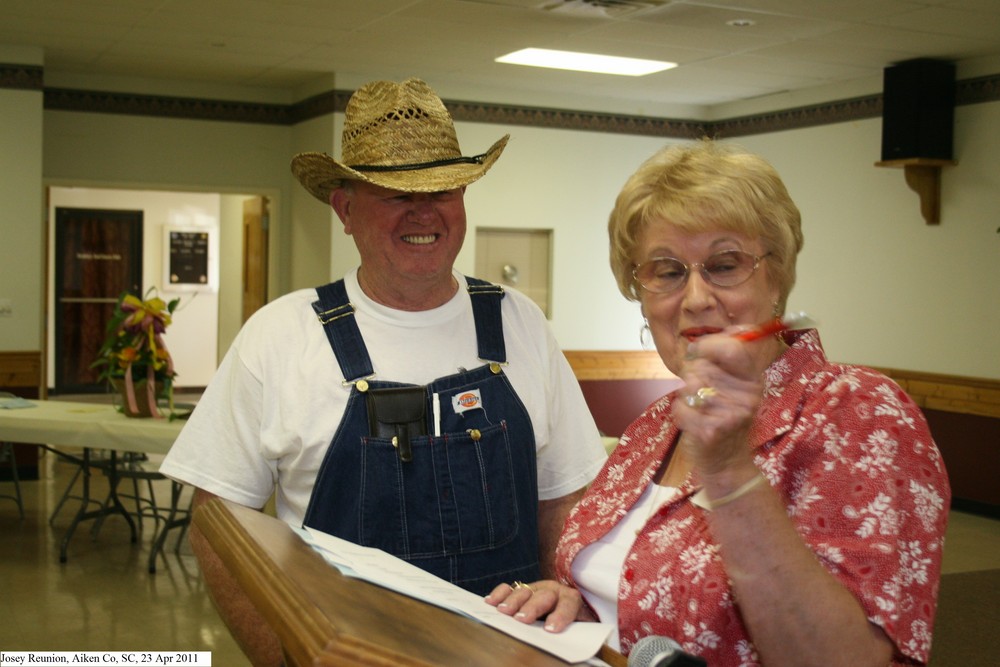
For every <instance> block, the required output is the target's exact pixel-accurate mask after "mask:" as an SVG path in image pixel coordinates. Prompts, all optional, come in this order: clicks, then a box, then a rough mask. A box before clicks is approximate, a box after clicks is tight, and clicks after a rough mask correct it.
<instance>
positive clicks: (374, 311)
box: [160, 271, 607, 526]
mask: <svg viewBox="0 0 1000 667" xmlns="http://www.w3.org/2000/svg"><path fill="white" fill-rule="evenodd" d="M455 278H456V279H457V280H458V282H459V290H458V292H457V293H456V294H455V296H454V297H453V298H452V299H451V300H450V301H449V302H448V303H446V304H444V305H442V306H440V307H439V308H435V309H432V310H427V311H420V312H408V311H400V310H394V309H392V308H387V307H385V306H382V305H380V304H377V303H375V302H373V301H371V300H370V299H368V298H367V297H366V296H365V295H364V293H363V292H362V291H361V289H360V287H359V285H358V280H357V271H352V272H351V273H349V274H348V275H347V276H345V278H344V280H345V283H346V287H347V295H348V297H349V299H350V301H351V303H353V304H354V306H355V308H356V313H355V317H356V318H357V323H358V326H359V327H360V329H361V334H362V336H363V337H364V341H365V345H366V346H367V348H368V352H369V355H370V357H371V359H372V365H373V367H374V371H375V378H376V379H379V380H387V381H394V382H405V383H412V384H426V383H428V382H430V381H431V380H434V379H436V378H438V377H442V376H445V375H450V374H453V373H455V372H457V371H458V370H459V369H460V368H464V369H473V368H476V367H478V366H481V365H482V364H483V363H484V362H483V361H481V360H480V359H479V358H478V355H477V349H478V348H477V345H476V330H475V323H474V321H473V318H472V304H471V301H470V297H469V294H468V292H467V290H466V282H465V278H464V276H462V275H461V274H458V273H456V274H455ZM506 292H507V294H506V296H505V298H504V299H503V301H502V302H501V303H502V312H503V333H504V342H505V345H506V349H507V362H508V363H507V365H506V366H504V373H506V374H507V376H508V377H509V379H510V382H511V384H512V386H513V387H514V390H515V391H516V392H517V394H518V396H519V397H520V399H521V401H522V402H523V403H524V406H525V408H526V409H527V411H528V415H529V416H530V417H531V423H532V426H533V428H534V431H535V447H536V452H537V457H538V458H537V468H538V495H539V498H540V499H542V500H548V499H553V498H559V497H561V496H564V495H566V494H568V493H571V492H573V491H576V490H577V489H580V488H582V487H583V486H585V485H586V484H588V483H589V482H590V481H591V480H592V479H593V478H594V477H595V476H596V475H597V472H598V471H599V470H600V468H601V466H602V465H603V464H604V461H605V459H606V458H607V457H606V454H605V451H604V448H603V446H602V444H601V439H600V436H599V434H598V431H597V427H596V425H595V424H594V420H593V417H592V416H591V414H590V411H589V410H588V408H587V405H586V403H585V401H584V399H583V393H582V392H581V390H580V386H579V383H578V382H577V380H576V377H575V376H574V375H573V372H572V370H571V369H570V367H569V364H568V363H567V361H566V358H565V356H564V355H563V354H562V351H561V350H560V349H559V346H558V345H557V343H556V341H555V338H554V337H553V336H552V333H551V331H550V329H549V326H548V322H546V320H545V317H544V315H543V314H542V312H541V311H540V310H539V309H538V307H537V306H536V305H535V304H534V303H533V302H532V301H531V300H530V299H528V298H527V297H525V296H524V295H523V294H521V293H519V292H517V291H515V290H511V289H507V290H506ZM316 299H317V296H316V291H315V290H313V289H305V290H298V291H296V292H292V293H290V294H287V295H285V296H283V297H281V298H279V299H277V300H275V301H273V302H272V303H270V304H268V305H267V306H265V307H264V308H262V309H260V310H259V311H257V313H255V314H254V316H253V317H251V318H250V320H249V321H247V323H246V324H245V325H244V327H243V329H242V330H241V331H240V333H239V334H238V335H237V337H236V340H235V341H234V342H233V345H232V347H231V348H230V350H229V352H228V353H227V354H226V356H225V358H224V359H223V361H222V364H221V365H220V366H219V369H218V371H217V373H216V375H215V377H213V378H212V381H211V382H210V383H209V386H208V387H207V389H206V390H205V393H204V395H203V396H202V398H201V399H200V400H199V402H198V405H197V407H196V408H195V410H194V412H193V413H192V415H191V417H190V418H189V419H188V423H187V424H186V425H185V426H184V429H183V430H182V431H181V434H180V435H179V436H178V438H177V441H176V442H175V443H174V445H173V447H172V448H171V449H170V453H169V454H168V455H167V457H166V459H165V460H164V462H163V464H162V466H161V468H160V471H161V472H162V473H163V474H165V475H167V476H168V477H171V478H173V479H176V480H178V481H180V482H184V483H186V484H190V485H192V486H196V487H199V488H202V489H204V490H206V491H208V492H210V493H213V494H215V495H218V496H221V497H223V498H226V499H229V500H232V501H233V502H236V503H239V504H241V505H246V506H249V507H263V506H264V504H265V503H266V502H267V500H268V498H270V496H271V494H272V492H273V491H275V487H276V485H277V496H276V507H277V514H278V517H279V518H281V519H282V520H284V521H286V522H288V523H290V524H292V525H296V526H298V525H301V523H302V519H303V517H304V516H305V511H306V508H307V506H308V503H309V497H310V495H311V493H312V487H313V484H314V482H315V479H316V475H317V474H318V472H319V468H320V466H321V464H322V462H323V457H324V455H325V453H326V450H327V447H328V445H329V444H330V441H331V440H332V439H333V436H334V432H335V431H336V429H337V425H338V424H339V423H340V418H341V416H342V415H343V412H344V409H345V406H346V403H347V398H348V396H349V395H350V391H351V386H350V385H348V384H346V383H345V382H344V377H343V373H341V371H340V365H339V364H338V363H337V358H336V356H334V353H333V349H332V348H331V347H330V343H329V341H328V340H327V337H326V334H325V333H324V330H323V327H322V326H321V325H320V323H319V321H318V320H317V318H316V314H315V312H314V311H313V309H312V303H313V302H314V301H316Z"/></svg>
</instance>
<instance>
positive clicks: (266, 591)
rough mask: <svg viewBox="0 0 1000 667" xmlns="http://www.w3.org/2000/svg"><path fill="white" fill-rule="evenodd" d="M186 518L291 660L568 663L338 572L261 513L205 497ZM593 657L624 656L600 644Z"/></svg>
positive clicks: (617, 660)
mask: <svg viewBox="0 0 1000 667" xmlns="http://www.w3.org/2000/svg"><path fill="white" fill-rule="evenodd" d="M194 522H195V524H197V526H198V527H199V528H200V529H201V531H202V532H203V533H204V534H205V536H206V538H207V539H208V540H209V542H210V543H211V544H212V546H213V547H214V548H215V550H216V552H218V554H219V556H220V558H221V559H222V561H223V562H224V563H225V564H226V567H227V568H228V569H229V570H230V572H232V573H233V575H234V577H235V578H236V580H237V581H238V582H239V584H240V586H241V587H242V588H243V589H244V590H245V591H246V593H247V595H248V596H249V597H250V599H251V600H252V601H253V603H254V604H255V605H256V606H257V608H258V610H259V611H260V613H261V615H263V616H264V618H266V619H267V621H268V623H269V624H270V625H271V627H272V628H274V631H275V632H276V633H277V635H278V637H279V639H280V640H281V644H282V648H283V650H284V653H285V661H286V663H287V664H288V665H289V666H292V667H304V666H306V665H316V666H332V665H350V666H351V667H355V666H357V665H376V666H384V667H389V666H392V667H396V666H398V665H406V666H411V667H448V666H451V665H463V666H465V665H475V666H476V667H493V666H496V667H508V666H509V665H517V666H518V667H559V666H564V665H566V664H567V663H565V662H563V661H562V660H560V659H558V658H556V657H554V656H552V655H549V654H548V653H545V652H544V651H541V650H539V649H536V648H534V647H533V646H530V645H528V644H525V643H523V642H520V641H518V640H516V639H514V638H512V637H509V636H507V635H505V634H504V633H502V632H499V631H497V630H494V629H493V628H491V627H489V626H485V625H482V624H480V623H477V622H475V621H473V620H471V619H469V618H466V617H465V616H462V615H459V614H455V613H452V612H449V611H446V610H444V609H441V608H439V607H436V606H434V605H430V604H427V603H425V602H422V601H420V600H416V599H414V598H410V597H407V596H405V595H402V594H399V593H396V592H394V591H390V590H388V589H385V588H382V587H380V586H376V585H374V584H371V583H369V582H366V581H361V580H358V579H353V578H350V577H345V576H343V575H342V574H341V573H340V572H339V571H338V570H337V569H336V568H334V567H332V566H330V565H329V564H328V563H327V562H326V561H325V560H323V557H322V556H321V555H320V554H319V553H317V552H316V551H315V550H313V548H312V547H310V546H309V545H308V544H306V543H305V542H304V541H303V540H302V539H301V538H300V537H299V536H298V535H297V534H296V533H295V531H293V530H292V529H291V528H290V527H289V526H288V525H287V524H285V523H284V522H283V521H280V520H278V519H275V518H273V517H271V516H268V515H266V514H262V513H260V512H257V511H254V510H252V509H249V508H246V507H242V506H240V505H236V504H234V503H230V502H228V501H225V500H221V499H213V500H211V501H210V502H208V503H206V504H205V505H203V506H201V507H200V508H198V510H197V511H196V512H195V515H194ZM484 604H485V603H484ZM600 658H601V659H603V660H604V661H606V662H607V663H608V664H610V665H612V667H624V666H625V664H626V661H625V659H624V658H623V657H622V656H621V655H620V654H619V653H616V652H615V651H612V650H611V649H608V648H607V647H605V649H604V650H602V652H601V655H600Z"/></svg>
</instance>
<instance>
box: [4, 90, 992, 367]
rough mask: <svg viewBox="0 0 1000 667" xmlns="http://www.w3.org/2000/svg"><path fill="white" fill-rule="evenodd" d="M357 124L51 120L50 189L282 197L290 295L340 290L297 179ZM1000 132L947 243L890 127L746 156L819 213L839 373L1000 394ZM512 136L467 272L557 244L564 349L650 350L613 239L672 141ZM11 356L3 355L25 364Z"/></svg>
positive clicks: (806, 255) (334, 240)
mask: <svg viewBox="0 0 1000 667" xmlns="http://www.w3.org/2000/svg"><path fill="white" fill-rule="evenodd" d="M342 121H343V118H342V114H335V115H334V118H333V122H332V125H333V128H332V129H331V122H330V119H321V120H318V121H316V122H310V124H308V127H300V128H292V129H291V130H290V129H289V128H280V127H261V126H256V125H251V124H233V123H211V122H207V121H206V122H202V121H179V120H165V119H149V118H138V117H126V116H113V115H109V114H105V115H100V114H81V113H70V112H53V111H46V112H45V162H44V167H45V178H46V179H47V180H48V181H49V182H53V181H56V182H61V184H65V183H66V182H67V181H72V182H81V181H82V182H83V183H84V184H88V183H90V184H93V183H94V182H95V181H96V182H99V183H100V184H101V185H108V186H120V185H122V184H126V185H128V186H130V187H133V186H135V185H136V184H143V183H148V184H152V185H154V186H156V187H163V186H165V185H170V184H179V185H190V184H194V185H196V186H197V187H196V188H193V189H200V188H213V189H214V190H215V191H219V192H227V191H230V192H233V191H235V192H255V191H259V188H257V187H240V188H238V189H237V184H243V185H246V184H248V183H249V184H251V185H255V184H258V183H263V184H264V186H265V187H271V188H274V189H275V190H276V191H278V192H279V194H280V195H282V196H284V197H285V201H289V202H290V206H289V208H288V210H287V211H281V212H279V213H277V214H276V215H274V216H273V218H272V219H273V220H274V224H275V226H276V228H278V229H279V230H281V231H277V232H276V238H274V239H273V242H274V243H276V244H277V246H278V247H280V248H281V249H282V250H281V252H282V253H285V254H283V255H282V256H281V257H280V260H281V264H280V266H279V265H278V258H275V265H274V266H275V270H276V272H278V271H281V272H283V273H284V275H285V278H283V282H282V283H281V284H280V285H279V286H278V289H277V290H275V291H274V292H273V293H272V296H273V295H275V294H277V293H283V292H285V291H288V290H289V289H291V288H293V287H306V286H309V285H311V284H313V283H314V282H315V281H314V280H313V274H314V273H315V271H314V270H310V271H309V272H308V275H305V273H303V274H302V276H301V277H297V278H295V280H294V281H293V280H292V279H291V278H290V277H289V276H290V275H291V274H290V268H289V267H290V265H291V264H294V265H298V264H299V262H300V258H303V259H302V260H301V261H302V262H303V265H304V266H305V265H309V264H313V263H315V262H316V261H317V258H321V257H323V256H325V255H327V254H329V256H330V260H329V277H330V278H335V277H339V276H340V275H342V274H343V272H344V271H345V270H346V269H347V268H349V267H350V266H353V265H354V264H355V263H356V262H357V255H356V251H355V250H354V248H353V243H352V242H351V239H350V238H348V237H345V236H344V235H343V233H342V230H341V229H340V226H339V223H338V222H336V219H335V217H334V216H333V215H332V213H331V212H329V210H328V209H327V208H326V207H324V206H323V205H322V204H320V203H319V202H316V201H315V200H312V199H311V198H310V197H309V195H307V194H303V193H302V192H299V190H300V188H299V186H298V185H297V184H295V183H294V181H293V180H292V179H291V178H290V176H289V174H288V161H289V159H290V157H291V155H293V154H294V153H295V152H298V151H300V150H321V151H327V152H330V153H331V154H333V155H339V147H335V146H334V141H333V137H339V133H340V128H341V127H342ZM998 123H1000V103H996V102H991V103H983V104H974V105H967V106H961V107H958V108H957V109H956V126H955V131H956V140H955V147H956V157H957V159H958V160H959V165H958V166H957V167H954V168H950V169H947V170H946V171H945V173H944V177H943V188H942V199H943V206H942V222H941V225H940V226H937V227H930V226H927V225H925V224H924V222H923V220H922V218H921V216H920V210H919V202H918V199H917V196H916V194H914V193H913V192H912V191H910V190H909V188H908V187H907V186H906V184H905V181H904V179H903V174H902V172H901V171H899V170H895V169H881V168H876V167H874V166H873V164H874V162H875V161H877V160H878V158H879V150H880V148H879V147H880V145H881V143H880V132H881V124H880V121H879V120H878V119H871V120H864V121H859V122H852V123H841V124H837V125H830V126H824V127H817V128H809V129H803V130H794V131H787V132H779V133H773V134H768V135H760V136H751V137H744V138H740V139H739V140H738V143H741V144H743V145H745V146H747V147H748V148H750V149H751V150H754V151H756V152H760V153H761V154H763V155H764V156H765V157H767V158H768V159H770V160H772V161H773V162H774V163H775V165H776V167H777V168H778V170H779V171H780V172H781V173H782V175H783V176H784V178H785V179H786V181H787V183H788V185H789V189H790V191H791V193H792V196H793V197H794V198H795V200H796V202H797V203H798V204H799V207H800V208H801V209H802V212H803V217H804V220H805V231H806V248H805V251H804V252H803V255H802V257H801V261H800V263H799V273H800V277H799V285H798V287H797V288H796V289H795V291H794V292H793V294H792V297H791V300H790V303H789V305H790V307H792V308H801V309H806V310H808V311H809V312H810V313H812V314H813V315H814V316H816V317H817V318H819V320H820V322H821V332H822V334H823V338H824V341H825V342H826V344H827V347H828V349H829V352H830V355H831V357H833V358H835V359H838V360H842V361H848V362H857V363H868V364H872V365H878V366H888V367H898V368H902V369H906V370H914V371H925V372H939V373H947V374H955V375H967V376H973V377H986V378H1000V354H997V352H996V332H997V331H998V330H1000V326H998V325H1000V321H998V318H1000V303H998V298H1000V289H998V287H1000V275H998V271H1000V261H998V260H1000V257H998V244H1000V235H997V233H996V230H997V228H998V227H1000V222H998V214H997V211H1000V187H998V186H1000V183H998V182H997V180H998V178H1000V169H997V158H996V157H995V156H996V155H998V154H1000V145H998V143H1000V133H997V132H996V130H995V128H996V127H998V126H1000V125H998ZM507 132H509V133H510V134H511V135H512V139H511V142H510V144H509V145H508V148H507V150H506V151H505V153H504V155H503V157H502V158H501V159H500V160H499V162H498V163H497V164H496V166H495V167H494V168H493V170H492V171H491V172H490V173H489V174H488V175H487V176H486V177H485V178H484V179H483V180H482V181H480V182H478V183H475V184H473V185H472V186H470V187H469V190H468V194H467V203H468V211H469V226H470V237H469V243H468V244H467V245H466V249H465V250H464V251H463V253H462V255H460V257H459V261H458V268H459V269H460V270H462V271H466V272H471V271H472V269H473V266H474V261H473V257H472V256H471V254H470V253H471V252H472V249H473V248H474V240H475V238H474V234H475V228H476V227H477V226H489V227H530V228H551V229H553V230H554V239H555V250H554V258H553V260H554V261H553V281H554V284H553V294H554V309H553V318H552V326H553V328H554V330H555V333H556V335H557V336H558V338H559V340H560V342H561V344H562V345H563V347H564V348H565V349H606V350H615V349H638V348H639V341H638V329H639V326H640V318H639V313H638V307H637V306H635V304H631V303H628V302H626V301H625V300H624V299H623V298H622V297H621V296H620V295H619V294H618V292H617V290H616V289H615V285H614V282H613V280H612V278H611V274H610V271H609V269H608V268H607V237H606V230H605V225H606V219H607V214H608V211H609V210H610V207H611V205H612V202H613V200H614V197H615V195H616V193H617V191H618V189H619V188H620V186H621V184H622V183H623V182H624V180H625V178H626V177H627V176H628V174H630V173H631V172H632V171H633V170H634V169H635V167H636V166H637V165H638V164H639V162H640V161H641V160H643V159H645V158H646V157H648V156H649V155H650V154H652V153H653V152H654V151H655V150H656V149H657V148H659V147H660V146H662V145H664V144H667V143H670V142H671V141H670V140H665V139H659V138H650V137H635V136H628V135H608V134H600V133H593V132H577V131H568V130H556V129H543V128H532V127H522V126H503V125H491V124H477V123H466V122H460V123H458V135H459V139H460V141H461V143H462V146H463V149H464V151H465V152H466V153H476V152H481V151H482V150H485V148H486V147H488V146H489V145H490V144H492V143H493V141H495V140H496V139H497V138H498V137H499V136H501V135H502V134H504V133H507ZM289 195H291V198H289V197H288V196H289ZM293 226H294V227H295V243H294V244H293V243H292V232H291V228H292V227H293ZM327 234H329V236H326V235H327ZM317 247H322V248H323V249H324V251H323V252H320V253H318V252H316V248H317ZM303 253H304V254H303ZM306 282H309V285H307V284H305V283H306ZM300 283H301V284H300ZM0 296H2V294H0ZM0 322H2V320H0ZM2 326H3V325H2V324H0V327H2ZM0 332H2V328H0ZM6 340H7V338H6V337H4V348H5V349H13V348H11V347H10V345H9V344H7V343H6ZM29 349H30V347H29Z"/></svg>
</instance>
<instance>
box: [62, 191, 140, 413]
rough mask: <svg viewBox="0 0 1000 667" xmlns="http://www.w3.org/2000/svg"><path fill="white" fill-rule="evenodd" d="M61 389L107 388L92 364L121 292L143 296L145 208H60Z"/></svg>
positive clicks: (80, 390) (84, 391)
mask: <svg viewBox="0 0 1000 667" xmlns="http://www.w3.org/2000/svg"><path fill="white" fill-rule="evenodd" d="M55 281H56V282H55V286H54V288H55V327H56V328H55V348H56V349H55V388H54V393H56V394H68V393H78V394H81V393H98V392H103V391H106V390H107V388H106V387H105V386H104V385H103V384H102V383H100V382H98V380H97V376H98V373H99V372H100V370H99V369H92V368H90V365H91V364H92V363H93V362H94V359H96V358H97V352H98V350H99V349H100V347H101V343H102V342H103V341H104V333H105V327H106V326H107V323H108V321H109V320H110V319H111V315H112V313H113V312H114V308H115V302H116V301H117V300H118V298H119V296H120V295H121V294H122V292H125V291H130V292H132V293H133V294H135V295H137V296H139V297H141V296H142V211H122V210H96V209H83V208H56V256H55Z"/></svg>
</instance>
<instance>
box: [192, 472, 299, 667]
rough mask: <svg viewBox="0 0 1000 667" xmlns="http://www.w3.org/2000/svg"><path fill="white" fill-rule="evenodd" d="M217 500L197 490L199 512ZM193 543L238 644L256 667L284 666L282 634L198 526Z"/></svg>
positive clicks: (212, 594)
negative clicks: (259, 607)
mask: <svg viewBox="0 0 1000 667" xmlns="http://www.w3.org/2000/svg"><path fill="white" fill-rule="evenodd" d="M215 497H216V496H214V495H213V494H211V493H209V492H208V491H203V490H201V489H196V490H195V494H194V505H193V508H194V509H197V508H198V507H199V506H200V505H203V504H204V503H207V502H208V501H209V500H211V499H212V498H215ZM190 540H191V548H192V549H193V550H194V555H195V556H196V557H197V558H198V563H199V565H201V573H202V576H203V577H204V578H205V584H206V586H207V587H208V593H209V596H210V597H211V598H212V602H213V604H215V608H216V610H218V612H219V616H220V617H221V618H222V620H223V621H224V622H225V624H226V626H227V627H228V628H229V632H230V634H232V636H233V638H234V639H235V640H236V643H237V644H239V646H240V648H241V649H243V652H244V653H245V654H246V656H247V657H248V658H249V659H250V662H251V663H252V664H253V665H254V667H275V666H278V665H282V664H283V661H284V657H283V655H282V651H281V643H280V642H279V641H278V635H276V634H275V633H274V631H273V630H272V629H271V626H269V625H268V624H267V621H265V620H264V618H263V617H262V616H261V615H260V613H259V612H258V611H257V608H256V607H254V605H253V603H252V602H250V599H249V598H248V597H247V596H246V594H245V593H244V592H243V589H242V588H240V585H239V584H238V583H237V582H236V579H235V578H234V577H233V575H232V574H231V573H230V572H229V570H228V569H226V566H225V565H224V564H223V562H222V560H221V559H220V558H219V555H218V554H217V553H216V552H215V549H213V548H212V545H211V544H210V543H209V542H208V538H206V537H205V535H204V534H203V533H202V532H201V531H200V530H199V529H198V526H196V525H195V524H194V523H192V524H191V529H190Z"/></svg>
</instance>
